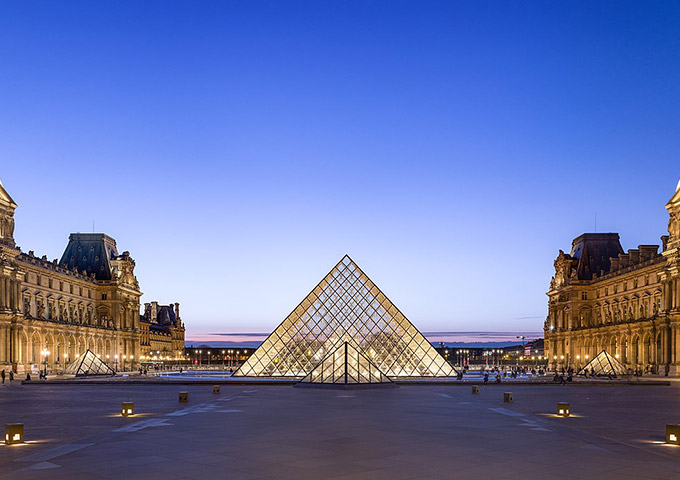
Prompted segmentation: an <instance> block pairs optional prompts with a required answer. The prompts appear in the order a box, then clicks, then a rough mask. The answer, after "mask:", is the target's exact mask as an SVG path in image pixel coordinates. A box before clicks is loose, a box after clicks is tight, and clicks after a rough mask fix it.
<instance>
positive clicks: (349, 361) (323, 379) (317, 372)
mask: <svg viewBox="0 0 680 480" xmlns="http://www.w3.org/2000/svg"><path fill="white" fill-rule="evenodd" d="M300 383H326V384H336V385H337V384H344V385H347V384H356V383H392V380H390V379H389V378H388V377H387V376H386V375H384V374H383V373H382V372H381V371H380V370H379V369H378V367H376V366H375V365H373V364H372V363H371V361H370V360H369V359H368V358H366V357H365V356H364V355H362V354H361V353H359V351H357V349H356V348H354V347H353V346H351V345H350V344H349V343H348V342H345V343H343V344H342V345H340V346H339V347H338V348H336V349H335V351H334V352H333V353H331V354H330V355H328V356H327V357H326V358H324V359H323V360H321V361H320V362H319V364H318V365H317V366H316V367H314V368H313V369H312V371H311V372H309V374H308V375H307V376H306V377H305V378H303V379H302V380H300Z"/></svg>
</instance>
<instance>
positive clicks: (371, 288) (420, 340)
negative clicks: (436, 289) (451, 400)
mask: <svg viewBox="0 0 680 480" xmlns="http://www.w3.org/2000/svg"><path fill="white" fill-rule="evenodd" d="M345 342H346V343H347V345H348V347H347V348H348V349H349V350H351V351H357V352H358V353H359V354H360V355H361V356H362V357H363V358H366V359H368V360H369V361H370V363H371V364H372V365H373V366H375V367H377V369H378V370H379V371H380V372H382V374H383V375H385V376H387V377H389V378H392V379H398V378H404V377H450V376H455V375H456V373H457V372H456V371H455V370H454V369H453V367H452V366H451V365H450V364H449V363H448V362H447V361H446V360H444V358H443V357H442V356H441V355H439V353H437V351H436V350H435V349H434V347H433V346H432V345H431V344H430V342H428V341H427V339H426V338H425V337H424V336H423V335H422V334H421V333H420V332H419V331H418V329H417V328H416V327H414V326H413V324H412V323H411V322H409V320H408V319H407V318H406V317H405V316H404V315H403V314H402V313H401V312H400V311H399V309H397V307H395V306H394V305H393V304H392V302H391V301H390V300H389V299H388V298H387V297H386V296H385V295H384V294H383V293H382V292H381V291H380V289H379V288H378V287H377V286H376V285H375V284H374V283H373V282H372V281H371V279H370V278H368V277H367V276H366V274H365V273H364V272H362V271H361V269H360V268H359V267H358V266H357V265H356V264H355V263H354V262H353V261H352V259H351V258H349V256H347V255H345V256H344V257H343V258H342V260H340V262H339V263H338V264H337V265H336V266H335V267H333V269H332V270H331V271H330V273H329V274H328V275H326V276H325V277H324V279H323V280H321V282H320V283H319V284H318V285H317V286H316V287H315V288H314V290H312V291H311V293H310V294H309V295H307V297H305V299H304V300H303V301H302V302H301V303H300V304H299V305H298V306H297V307H296V308H295V310H293V312H292V313H291V314H290V315H288V317H286V319H285V320H284V321H283V322H282V323H281V324H280V325H279V326H278V327H276V329H275V330H274V331H273V332H272V334H271V335H269V337H267V339H266V340H265V341H264V342H263V343H262V345H260V347H259V348H258V349H257V350H256V351H255V353H253V355H251V356H250V358H248V360H247V361H246V362H245V363H244V364H243V365H242V366H241V367H240V368H239V369H238V370H237V371H236V372H235V373H234V376H240V377H293V378H302V377H306V376H307V375H308V374H309V373H310V372H312V371H313V370H314V369H315V367H317V366H319V365H320V364H321V363H322V361H323V360H324V359H327V357H328V356H329V355H330V354H334V352H335V351H336V350H337V349H338V348H339V347H341V346H342V345H344V343H345ZM349 350H348V351H349Z"/></svg>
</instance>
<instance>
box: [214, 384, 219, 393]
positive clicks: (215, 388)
mask: <svg viewBox="0 0 680 480" xmlns="http://www.w3.org/2000/svg"><path fill="white" fill-rule="evenodd" d="M213 393H220V386H219V385H213Z"/></svg>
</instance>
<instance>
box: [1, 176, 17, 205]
mask: <svg viewBox="0 0 680 480" xmlns="http://www.w3.org/2000/svg"><path fill="white" fill-rule="evenodd" d="M0 204H2V205H5V206H9V207H11V208H17V204H16V202H15V201H14V200H13V199H12V197H11V196H10V194H9V193H7V190H5V187H3V185H2V181H0Z"/></svg>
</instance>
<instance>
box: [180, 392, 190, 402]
mask: <svg viewBox="0 0 680 480" xmlns="http://www.w3.org/2000/svg"><path fill="white" fill-rule="evenodd" d="M179 401H180V403H187V402H188V401H189V392H179Z"/></svg>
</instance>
